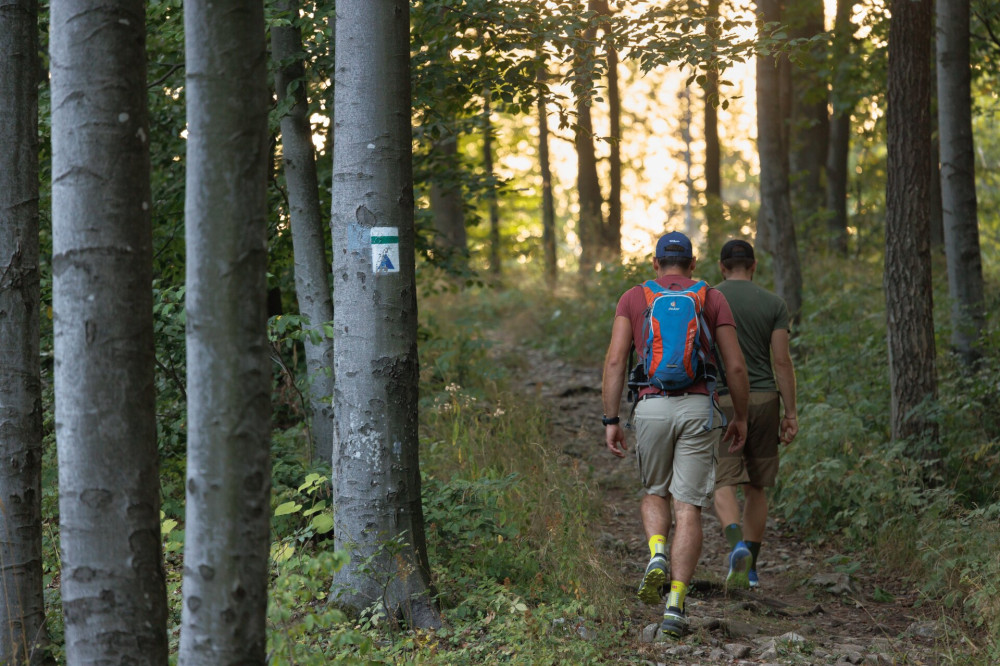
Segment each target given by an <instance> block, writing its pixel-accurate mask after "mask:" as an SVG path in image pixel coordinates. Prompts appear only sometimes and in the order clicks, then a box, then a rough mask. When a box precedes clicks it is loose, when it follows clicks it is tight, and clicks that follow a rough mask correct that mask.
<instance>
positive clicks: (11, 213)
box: [0, 0, 48, 666]
mask: <svg viewBox="0 0 1000 666" xmlns="http://www.w3.org/2000/svg"><path fill="white" fill-rule="evenodd" d="M0 128H3V129H2V131H0V340H2V341H3V342H2V343H0V460H3V461H4V464H3V465H2V467H0V509H2V510H0V589H2V590H4V591H5V594H4V595H3V596H4V598H3V603H0V663H4V664H11V665H12V666H22V665H27V664H31V665H34V664H40V663H42V652H43V648H44V646H45V644H46V643H47V641H48V638H47V635H46V627H45V607H44V598H43V596H42V589H43V587H42V517H41V496H42V488H41V474H42V384H41V377H40V370H39V355H38V352H39V339H38V316H39V313H38V307H39V300H40V298H41V295H40V282H39V272H38V259H39V248H38V5H37V3H36V2H35V0H14V1H13V2H11V3H9V4H8V5H7V7H6V8H5V9H4V10H3V11H0Z"/></svg>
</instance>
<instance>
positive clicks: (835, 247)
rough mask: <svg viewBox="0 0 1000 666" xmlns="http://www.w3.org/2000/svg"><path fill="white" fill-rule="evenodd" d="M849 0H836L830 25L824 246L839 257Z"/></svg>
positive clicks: (847, 142)
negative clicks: (825, 233) (828, 119)
mask: <svg viewBox="0 0 1000 666" xmlns="http://www.w3.org/2000/svg"><path fill="white" fill-rule="evenodd" d="M854 5H855V3H854V1H853V0H837V16H836V19H835V21H834V27H833V47H832V53H831V56H830V58H831V61H832V67H831V69H832V70H833V80H832V81H831V82H830V107H831V108H832V109H833V116H832V117H831V118H830V136H829V145H828V147H827V155H826V209H827V214H828V215H829V217H828V218H827V223H826V231H827V248H828V249H829V250H830V251H831V252H833V253H835V254H838V255H840V256H841V257H846V256H847V184H848V181H849V176H848V173H847V167H848V158H849V156H850V150H851V110H852V107H853V104H852V99H853V96H852V94H851V92H850V90H849V86H850V85H851V84H850V82H849V80H848V78H847V76H846V74H845V72H844V65H843V63H844V61H845V60H847V59H848V58H849V57H850V55H851V49H852V46H853V44H854V24H853V23H851V16H852V15H853V13H854Z"/></svg>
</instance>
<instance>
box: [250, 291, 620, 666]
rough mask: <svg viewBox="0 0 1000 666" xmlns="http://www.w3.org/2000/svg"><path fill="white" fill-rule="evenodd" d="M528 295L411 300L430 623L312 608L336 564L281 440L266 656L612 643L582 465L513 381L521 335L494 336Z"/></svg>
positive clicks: (441, 653)
mask: <svg viewBox="0 0 1000 666" xmlns="http://www.w3.org/2000/svg"><path fill="white" fill-rule="evenodd" d="M527 305H528V304H527V301H526V299H525V297H524V296H523V295H522V294H521V293H519V292H502V291H491V290H486V289H483V290H477V289H475V288H473V289H467V290H465V291H463V292H461V293H452V292H449V291H444V292H441V293H438V294H434V295H429V296H426V297H425V298H424V299H423V300H422V301H421V324H420V338H421V339H420V365H421V387H420V388H421V390H420V395H421V398H420V446H421V451H420V456H421V472H422V479H423V486H422V491H423V511H424V521H425V526H426V537H427V546H428V555H429V561H430V563H431V568H432V574H433V582H434V585H435V588H436V591H437V592H438V595H439V601H440V606H441V611H442V619H443V622H444V626H443V627H442V628H441V629H439V630H436V631H431V632H425V631H409V630H406V629H405V628H400V627H398V626H395V625H394V623H393V622H390V621H388V620H387V619H386V618H384V617H380V616H379V614H378V613H375V614H372V615H370V616H368V615H366V616H364V617H362V618H361V619H357V618H355V619H348V618H346V617H344V616H343V615H341V614H340V613H339V612H338V611H336V610H334V609H333V607H332V606H330V605H329V604H327V603H326V601H327V599H326V595H327V592H328V586H329V580H330V578H331V577H332V575H333V572H334V571H335V570H336V569H337V567H339V566H341V565H342V564H343V555H342V554H339V553H334V552H331V543H332V542H331V541H329V540H328V539H326V537H325V534H326V533H327V532H326V530H327V528H328V526H327V525H326V523H324V522H322V517H323V516H325V515H328V512H325V511H324V509H327V508H328V503H327V502H328V499H329V497H328V492H329V491H328V485H327V483H326V477H325V476H323V474H321V473H317V472H315V471H313V472H308V473H307V472H306V470H308V469H312V468H310V467H308V466H307V465H305V464H302V463H301V462H296V461H295V456H294V455H293V454H291V452H290V451H291V450H292V449H294V448H295V446H296V444H295V442H297V441H299V440H300V439H301V438H300V437H299V435H297V434H296V433H294V432H291V433H288V434H287V435H284V436H283V438H282V437H279V439H278V443H277V444H276V446H277V447H281V446H283V445H282V441H284V442H285V444H284V446H286V447H287V450H282V451H278V452H277V453H276V470H275V484H276V492H275V500H274V504H275V507H274V510H275V518H274V521H273V523H274V526H275V540H274V544H273V545H272V561H273V573H274V582H273V584H272V591H271V602H270V611H269V615H270V617H269V628H270V630H269V651H270V653H271V655H272V656H271V663H274V664H326V663H402V662H414V663H429V664H434V663H441V664H472V663H482V662H486V663H493V662H496V661H509V662H512V663H553V664H554V663H565V664H578V663H593V662H599V661H602V660H604V659H605V655H610V654H613V653H614V652H615V648H616V647H617V646H619V645H620V644H621V642H622V640H623V639H622V636H621V632H622V631H623V630H624V629H623V626H627V618H624V619H625V620H626V622H624V623H623V621H622V620H623V617H622V610H621V606H622V604H621V599H620V591H619V590H620V587H619V585H620V583H619V581H617V580H616V579H615V576H616V575H617V573H616V572H612V571H606V570H605V568H604V563H603V559H602V554H601V553H599V552H597V551H596V546H595V541H596V540H595V538H594V536H595V535H594V534H593V532H592V525H593V524H594V523H595V522H596V521H597V519H598V514H599V511H600V508H601V504H600V498H599V497H597V496H596V494H595V493H594V491H593V489H592V488H591V486H590V483H589V470H588V469H587V468H586V467H584V466H582V465H581V464H580V462H579V460H578V459H574V458H570V457H568V456H566V455H564V454H563V453H562V452H561V451H562V446H563V443H562V442H559V441H553V440H552V439H551V438H550V436H549V415H548V412H547V409H546V406H545V405H544V404H541V403H540V402H539V401H538V400H537V396H536V395H534V392H533V391H531V390H530V389H529V392H528V394H522V393H521V392H519V391H517V390H514V388H512V387H516V386H517V385H518V384H517V383H515V382H514V375H513V374H512V373H514V372H520V371H525V370H526V371H528V372H530V367H528V366H527V365H526V362H525V360H524V359H523V358H521V356H520V355H519V354H518V353H517V350H518V348H519V346H518V345H520V344H522V342H523V341H522V340H520V339H517V336H516V335H515V336H514V338H513V339H506V340H505V338H504V336H505V334H506V333H508V332H510V331H511V330H512V328H511V327H512V326H513V328H514V329H517V328H518V326H519V325H518V324H517V322H516V320H517V319H518V317H520V316H521V315H522V314H524V312H525V308H526V307H527ZM282 461H284V462H282ZM289 461H291V462H289ZM296 469H298V470H299V473H298V475H296V473H295V470H296Z"/></svg>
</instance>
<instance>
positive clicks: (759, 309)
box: [715, 280, 790, 391]
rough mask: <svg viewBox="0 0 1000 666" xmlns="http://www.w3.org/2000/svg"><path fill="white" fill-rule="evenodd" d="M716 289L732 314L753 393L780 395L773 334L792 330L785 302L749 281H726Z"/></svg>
mask: <svg viewBox="0 0 1000 666" xmlns="http://www.w3.org/2000/svg"><path fill="white" fill-rule="evenodd" d="M715 288H716V289H718V290H719V291H721V292H722V294H723V295H724V296H725V297H726V300H727V301H728V302H729V308H730V309H731V310H732V311H733V318H734V319H735V320H736V335H737V336H738V337H739V340H740V349H742V350H743V358H744V359H746V364H747V374H748V375H749V377H750V390H751V391H777V390H778V385H777V384H776V383H775V381H774V371H773V370H772V368H771V333H772V332H773V331H777V330H780V329H785V330H790V329H789V327H788V307H787V306H785V301H783V300H782V299H781V297H780V296H778V295H776V294H773V293H771V292H770V291H768V290H767V289H764V288H763V287H760V286H758V285H756V284H754V283H753V282H751V281H750V280H724V281H723V282H721V283H719V284H718V285H716V287H715Z"/></svg>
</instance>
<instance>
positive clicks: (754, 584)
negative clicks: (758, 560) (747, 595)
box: [747, 569, 760, 590]
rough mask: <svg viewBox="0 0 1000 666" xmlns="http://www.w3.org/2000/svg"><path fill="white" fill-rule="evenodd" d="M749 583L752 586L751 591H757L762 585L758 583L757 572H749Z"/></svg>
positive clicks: (752, 570) (753, 570)
mask: <svg viewBox="0 0 1000 666" xmlns="http://www.w3.org/2000/svg"><path fill="white" fill-rule="evenodd" d="M747 582H748V583H749V584H750V589H751V590H753V589H755V588H756V587H757V586H758V585H759V584H760V583H758V582H757V570H756V569H751V570H750V571H748V572H747Z"/></svg>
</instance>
